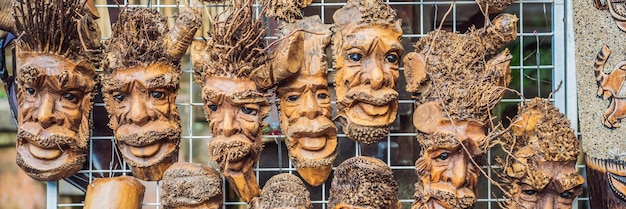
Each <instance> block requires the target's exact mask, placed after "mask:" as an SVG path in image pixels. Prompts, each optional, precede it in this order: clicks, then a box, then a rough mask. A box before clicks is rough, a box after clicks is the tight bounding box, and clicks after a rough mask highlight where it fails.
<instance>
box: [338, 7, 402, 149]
mask: <svg viewBox="0 0 626 209" xmlns="http://www.w3.org/2000/svg"><path fill="white" fill-rule="evenodd" d="M333 19H334V21H335V29H334V31H335V35H334V37H333V53H334V56H335V65H334V68H335V70H337V74H336V78H335V89H336V91H337V109H338V112H337V120H339V122H340V123H341V125H342V126H343V131H344V132H345V133H346V134H347V136H348V137H350V138H351V139H353V140H356V141H358V142H363V143H367V144H372V143H376V142H379V141H380V140H382V139H383V138H384V137H385V136H387V134H388V133H389V125H390V124H391V123H392V122H393V121H394V120H395V119H396V113H397V110H398V92H397V91H396V89H395V88H396V82H397V81H398V77H399V71H398V68H399V64H400V56H401V55H402V52H403V51H404V49H403V47H402V43H401V41H402V28H401V25H402V21H401V20H398V19H397V17H396V12H395V11H394V10H393V9H392V8H391V7H390V6H389V5H386V4H384V3H383V1H382V0H374V1H373V0H349V1H348V2H347V4H346V5H345V6H344V7H343V8H341V9H339V10H337V12H335V14H334V15H333Z"/></svg>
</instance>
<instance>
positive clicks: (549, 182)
mask: <svg viewBox="0 0 626 209" xmlns="http://www.w3.org/2000/svg"><path fill="white" fill-rule="evenodd" d="M524 154H526V153H523V154H522V155H524ZM516 155H517V154H516ZM533 158H534V159H533ZM536 158H538V156H532V157H530V158H525V159H527V160H523V161H525V162H527V163H530V164H529V165H532V164H533V163H534V164H536V165H537V166H536V167H535V166H533V167H530V166H523V165H521V164H520V163H517V164H518V165H514V166H518V167H525V175H524V176H523V177H521V178H517V179H515V180H514V181H513V187H512V190H511V191H510V192H511V200H510V201H509V202H508V204H509V208H511V209H518V208H519V209H522V208H530V209H532V208H537V209H538V208H555V209H569V208H572V202H573V201H574V198H576V197H577V196H579V195H581V194H582V184H583V183H584V182H585V180H584V178H583V177H582V176H581V175H580V174H578V171H576V161H575V160H572V161H561V162H559V161H544V160H540V161H539V162H537V160H536ZM522 159H523V158H522Z"/></svg>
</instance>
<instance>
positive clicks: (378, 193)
mask: <svg viewBox="0 0 626 209" xmlns="http://www.w3.org/2000/svg"><path fill="white" fill-rule="evenodd" d="M397 192H398V183H396V181H395V180H394V178H393V173H392V172H391V168H389V166H387V164H385V162H383V161H381V160H379V159H376V158H371V157H363V156H357V157H352V158H349V159H347V160H345V161H343V162H342V163H341V164H339V166H337V170H335V173H334V177H333V182H332V184H331V186H330V196H329V198H328V208H331V209H352V208H379V209H399V208H402V204H401V203H400V201H399V200H398V198H397Z"/></svg>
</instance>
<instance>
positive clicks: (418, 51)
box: [404, 14, 517, 209]
mask: <svg viewBox="0 0 626 209" xmlns="http://www.w3.org/2000/svg"><path fill="white" fill-rule="evenodd" d="M516 26H517V17H515V16H514V15H510V14H503V15H500V16H498V17H496V18H495V19H494V20H493V21H492V24H491V25H489V26H488V27H486V28H480V29H474V28H472V29H470V31H469V32H467V33H466V34H463V35H460V34H457V33H451V32H446V31H433V32H430V33H429V34H427V36H426V37H424V38H422V39H420V40H419V41H418V42H417V43H416V44H415V52H412V53H409V54H408V55H407V56H406V57H405V58H404V63H405V71H404V73H405V77H406V79H407V86H406V90H407V91H408V92H411V93H413V98H414V99H415V100H416V103H415V105H416V108H415V111H414V112H413V124H414V125H415V128H416V129H417V130H418V133H417V140H418V142H419V143H420V144H421V145H422V151H421V157H420V158H419V159H418V160H417V161H416V163H415V164H416V165H415V166H416V170H417V173H418V176H419V177H420V180H419V181H418V182H417V183H416V186H415V187H416V191H415V198H416V200H415V203H414V204H413V207H412V208H420V209H421V208H442V207H443V208H471V207H472V206H473V204H474V203H475V201H476V183H477V181H478V170H477V169H480V168H479V167H477V165H475V164H474V163H473V160H472V159H473V158H477V157H480V156H482V155H483V154H484V153H485V152H486V150H487V147H486V146H488V144H489V141H487V139H488V138H490V137H488V135H490V134H488V133H487V130H488V128H489V127H488V126H487V124H488V122H489V118H488V116H489V113H490V111H491V109H493V107H494V106H495V105H496V104H497V103H498V102H499V101H500V99H501V97H502V94H503V92H504V89H505V87H506V85H507V84H508V83H509V80H510V75H509V73H510V69H509V61H510V59H511V55H510V54H509V52H508V50H506V49H505V50H504V51H501V49H502V48H503V47H504V46H505V45H506V44H507V43H508V42H510V41H512V40H514V39H515V37H516V34H517V28H516ZM459 50H462V51H463V53H459Z"/></svg>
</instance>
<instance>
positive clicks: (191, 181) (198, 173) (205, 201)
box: [161, 162, 223, 209]
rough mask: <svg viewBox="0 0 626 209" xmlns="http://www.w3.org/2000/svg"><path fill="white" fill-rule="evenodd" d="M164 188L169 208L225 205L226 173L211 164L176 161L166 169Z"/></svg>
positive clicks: (204, 208) (203, 208) (216, 208)
mask: <svg viewBox="0 0 626 209" xmlns="http://www.w3.org/2000/svg"><path fill="white" fill-rule="evenodd" d="M161 191H162V192H161V204H163V206H165V208H166V209H192V208H193V209H220V208H222V201H223V199H222V177H221V176H220V174H219V173H218V172H217V171H216V170H215V169H213V168H211V167H209V166H207V165H202V164H193V163H185V162H179V163H174V165H172V166H170V167H169V168H168V169H167V170H166V171H165V174H164V176H163V181H162V184H161Z"/></svg>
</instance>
